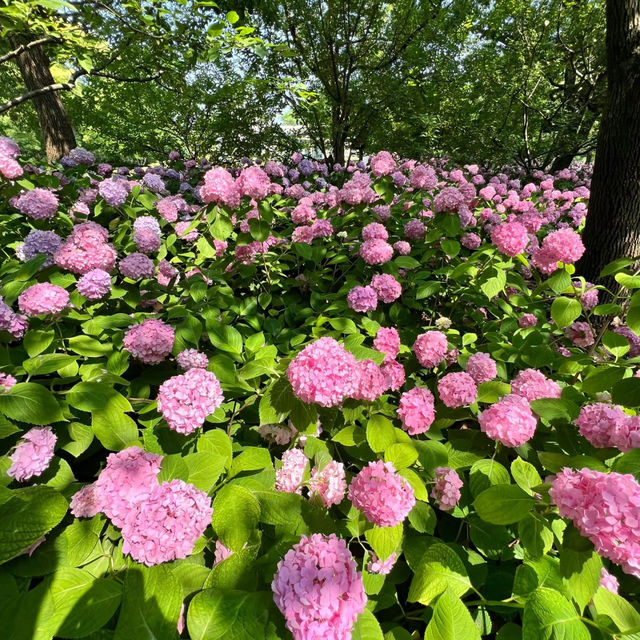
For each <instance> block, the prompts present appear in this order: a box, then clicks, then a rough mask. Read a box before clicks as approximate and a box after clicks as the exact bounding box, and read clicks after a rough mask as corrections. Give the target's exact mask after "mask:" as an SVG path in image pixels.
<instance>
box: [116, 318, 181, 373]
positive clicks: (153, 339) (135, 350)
mask: <svg viewBox="0 0 640 640" xmlns="http://www.w3.org/2000/svg"><path fill="white" fill-rule="evenodd" d="M174 339H175V332H174V330H173V329H172V328H171V327H170V326H169V325H167V324H165V323H164V322H162V320H156V319H155V318H148V319H147V320H144V321H143V322H141V323H140V324H136V325H134V326H133V327H131V328H130V329H128V330H127V332H126V333H125V335H124V340H123V341H122V346H123V347H124V348H125V349H126V350H127V351H129V353H131V355H133V357H134V358H137V359H138V360H140V361H141V362H144V363H145V364H158V363H160V362H162V361H163V360H164V359H165V358H166V357H167V356H168V355H169V354H170V353H171V349H173V341H174Z"/></svg>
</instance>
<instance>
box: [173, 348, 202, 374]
mask: <svg viewBox="0 0 640 640" xmlns="http://www.w3.org/2000/svg"><path fill="white" fill-rule="evenodd" d="M176 362H177V363H178V366H179V367H180V368H181V369H182V370H183V371H189V369H206V368H207V367H208V366H209V358H207V354H206V353H201V352H200V351H198V350H197V349H185V350H184V351H181V352H180V353H179V354H178V355H177V356H176Z"/></svg>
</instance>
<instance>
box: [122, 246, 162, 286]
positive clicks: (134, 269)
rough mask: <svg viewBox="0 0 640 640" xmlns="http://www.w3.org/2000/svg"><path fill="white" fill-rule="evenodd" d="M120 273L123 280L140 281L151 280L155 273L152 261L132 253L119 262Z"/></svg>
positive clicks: (139, 254) (140, 254) (141, 254)
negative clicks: (142, 279)
mask: <svg viewBox="0 0 640 640" xmlns="http://www.w3.org/2000/svg"><path fill="white" fill-rule="evenodd" d="M119 269H120V273H121V274H122V275H123V276H125V278H131V279H132V280H140V279H141V278H146V279H148V278H153V274H154V273H155V265H154V264H153V260H151V258H149V257H148V256H145V255H144V253H139V252H134V253H130V254H129V255H128V256H126V257H124V258H122V260H120V265H119Z"/></svg>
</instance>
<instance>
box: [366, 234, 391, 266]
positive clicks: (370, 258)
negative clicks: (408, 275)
mask: <svg viewBox="0 0 640 640" xmlns="http://www.w3.org/2000/svg"><path fill="white" fill-rule="evenodd" d="M360 257H361V258H362V259H363V260H364V261H365V262H366V263H367V264H383V263H385V262H389V260H391V258H392V257H393V247H392V246H391V245H390V244H389V243H388V242H387V241H386V240H382V239H380V238H375V239H374V240H365V241H364V242H363V243H362V244H361V245H360Z"/></svg>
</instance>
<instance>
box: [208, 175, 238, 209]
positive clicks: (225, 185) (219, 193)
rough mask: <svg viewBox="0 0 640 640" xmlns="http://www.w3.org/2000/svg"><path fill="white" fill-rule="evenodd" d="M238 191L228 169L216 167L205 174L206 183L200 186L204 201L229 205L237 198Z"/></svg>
mask: <svg viewBox="0 0 640 640" xmlns="http://www.w3.org/2000/svg"><path fill="white" fill-rule="evenodd" d="M236 192H237V188H236V185H235V180H234V179H233V176H232V175H231V174H230V173H229V172H228V171H227V170H226V169H223V168H222V167H215V168H214V169H210V170H209V171H207V172H206V173H205V174H204V185H203V186H202V187H201V188H200V196H201V197H202V201H203V202H215V203H216V204H226V205H229V203H230V202H233V200H235V197H236ZM238 199H239V198H238Z"/></svg>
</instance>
